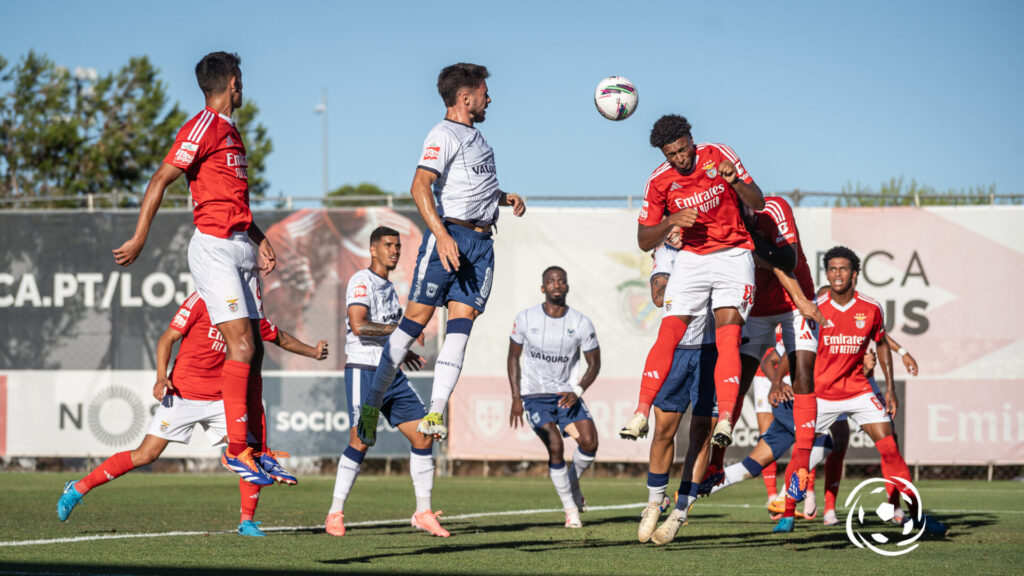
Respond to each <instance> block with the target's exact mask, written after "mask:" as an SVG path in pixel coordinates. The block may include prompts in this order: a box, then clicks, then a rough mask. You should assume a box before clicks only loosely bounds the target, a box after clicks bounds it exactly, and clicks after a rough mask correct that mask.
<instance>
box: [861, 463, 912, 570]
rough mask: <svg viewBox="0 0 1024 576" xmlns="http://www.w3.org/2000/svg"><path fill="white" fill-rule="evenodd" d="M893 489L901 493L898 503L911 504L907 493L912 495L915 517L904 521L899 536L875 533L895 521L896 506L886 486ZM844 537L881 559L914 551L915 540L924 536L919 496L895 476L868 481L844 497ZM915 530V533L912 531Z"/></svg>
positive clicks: (907, 484)
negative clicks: (881, 557) (847, 512)
mask: <svg viewBox="0 0 1024 576" xmlns="http://www.w3.org/2000/svg"><path fill="white" fill-rule="evenodd" d="M889 486H892V487H893V488H894V489H895V490H897V491H898V492H899V494H900V500H901V501H902V502H906V503H907V504H908V505H909V504H910V502H911V499H910V497H909V496H908V495H907V494H906V492H911V493H913V495H914V499H916V500H917V510H916V515H915V517H914V518H909V517H908V518H906V520H905V521H904V522H903V524H902V529H901V530H900V533H899V535H898V537H896V538H893V537H892V533H891V532H889V533H888V534H885V533H882V532H879V531H876V530H877V529H878V528H880V527H881V526H889V525H890V523H892V522H894V518H896V517H897V516H896V507H895V506H894V505H893V504H892V503H890V502H889V497H888V487H889ZM846 508H847V509H848V510H849V514H848V515H847V516H846V535H847V536H848V537H849V538H850V542H853V544H854V546H856V547H858V548H867V549H868V550H871V551H872V552H875V553H877V554H881V555H882V556H902V555H903V554H906V553H908V552H910V551H911V550H914V549H915V548H917V546H918V544H917V540H918V539H920V538H921V535H922V534H924V522H922V520H923V518H924V512H923V510H924V507H923V506H922V504H921V493H920V492H918V490H917V487H916V486H914V485H913V484H911V483H910V481H909V480H904V479H903V478H899V477H894V478H893V479H892V480H889V479H885V478H869V479H867V480H865V481H863V482H861V483H860V484H858V485H857V487H856V488H854V489H853V491H852V492H850V495H849V496H847V498H846ZM915 527H916V532H915Z"/></svg>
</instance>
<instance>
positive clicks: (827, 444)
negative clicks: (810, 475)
mask: <svg viewBox="0 0 1024 576" xmlns="http://www.w3.org/2000/svg"><path fill="white" fill-rule="evenodd" d="M834 446H835V444H834V442H833V441H832V436H830V435H828V434H824V435H822V436H818V437H817V438H815V439H814V447H813V448H811V455H810V456H809V457H808V458H807V466H808V467H809V468H817V467H818V464H821V463H822V462H824V461H825V458H827V457H828V455H829V454H831V453H832V448H833V447H834Z"/></svg>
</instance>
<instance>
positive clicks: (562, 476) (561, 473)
mask: <svg viewBox="0 0 1024 576" xmlns="http://www.w3.org/2000/svg"><path fill="white" fill-rule="evenodd" d="M548 472H550V473H551V483H552V484H554V485H555V492H558V497H559V498H561V500H562V507H563V508H565V509H566V510H569V509H570V508H576V501H575V500H573V499H572V488H571V487H570V485H569V469H568V468H566V467H565V463H564V462H563V463H561V464H552V463H550V462H548Z"/></svg>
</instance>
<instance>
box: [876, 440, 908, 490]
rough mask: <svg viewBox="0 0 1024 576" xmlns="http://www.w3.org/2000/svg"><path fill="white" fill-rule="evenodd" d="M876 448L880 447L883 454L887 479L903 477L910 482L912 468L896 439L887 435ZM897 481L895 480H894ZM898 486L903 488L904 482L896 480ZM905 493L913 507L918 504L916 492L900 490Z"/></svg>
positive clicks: (883, 466)
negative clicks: (904, 458)
mask: <svg viewBox="0 0 1024 576" xmlns="http://www.w3.org/2000/svg"><path fill="white" fill-rule="evenodd" d="M875 448H877V449H878V453H879V454H881V455H882V475H883V476H885V477H886V479H893V478H902V479H904V480H906V481H907V482H910V468H908V467H907V463H906V461H905V460H903V456H901V455H900V449H899V447H898V446H896V439H895V438H893V437H892V436H886V437H885V438H882V439H881V440H879V441H878V442H875ZM894 482H895V481H894ZM895 484H896V486H897V487H899V488H903V483H902V482H895ZM900 492H902V493H903V494H905V495H906V496H907V497H908V498H910V501H911V507H914V506H915V505H916V498H915V497H914V492H913V491H911V490H909V489H907V490H900Z"/></svg>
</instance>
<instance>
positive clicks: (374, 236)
mask: <svg viewBox="0 0 1024 576" xmlns="http://www.w3.org/2000/svg"><path fill="white" fill-rule="evenodd" d="M385 236H399V234H398V230H395V229H394V228H388V227H387V226H377V227H376V228H375V229H374V230H373V232H371V233H370V246H373V245H374V244H376V243H377V242H380V240H381V238H383V237H385Z"/></svg>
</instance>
